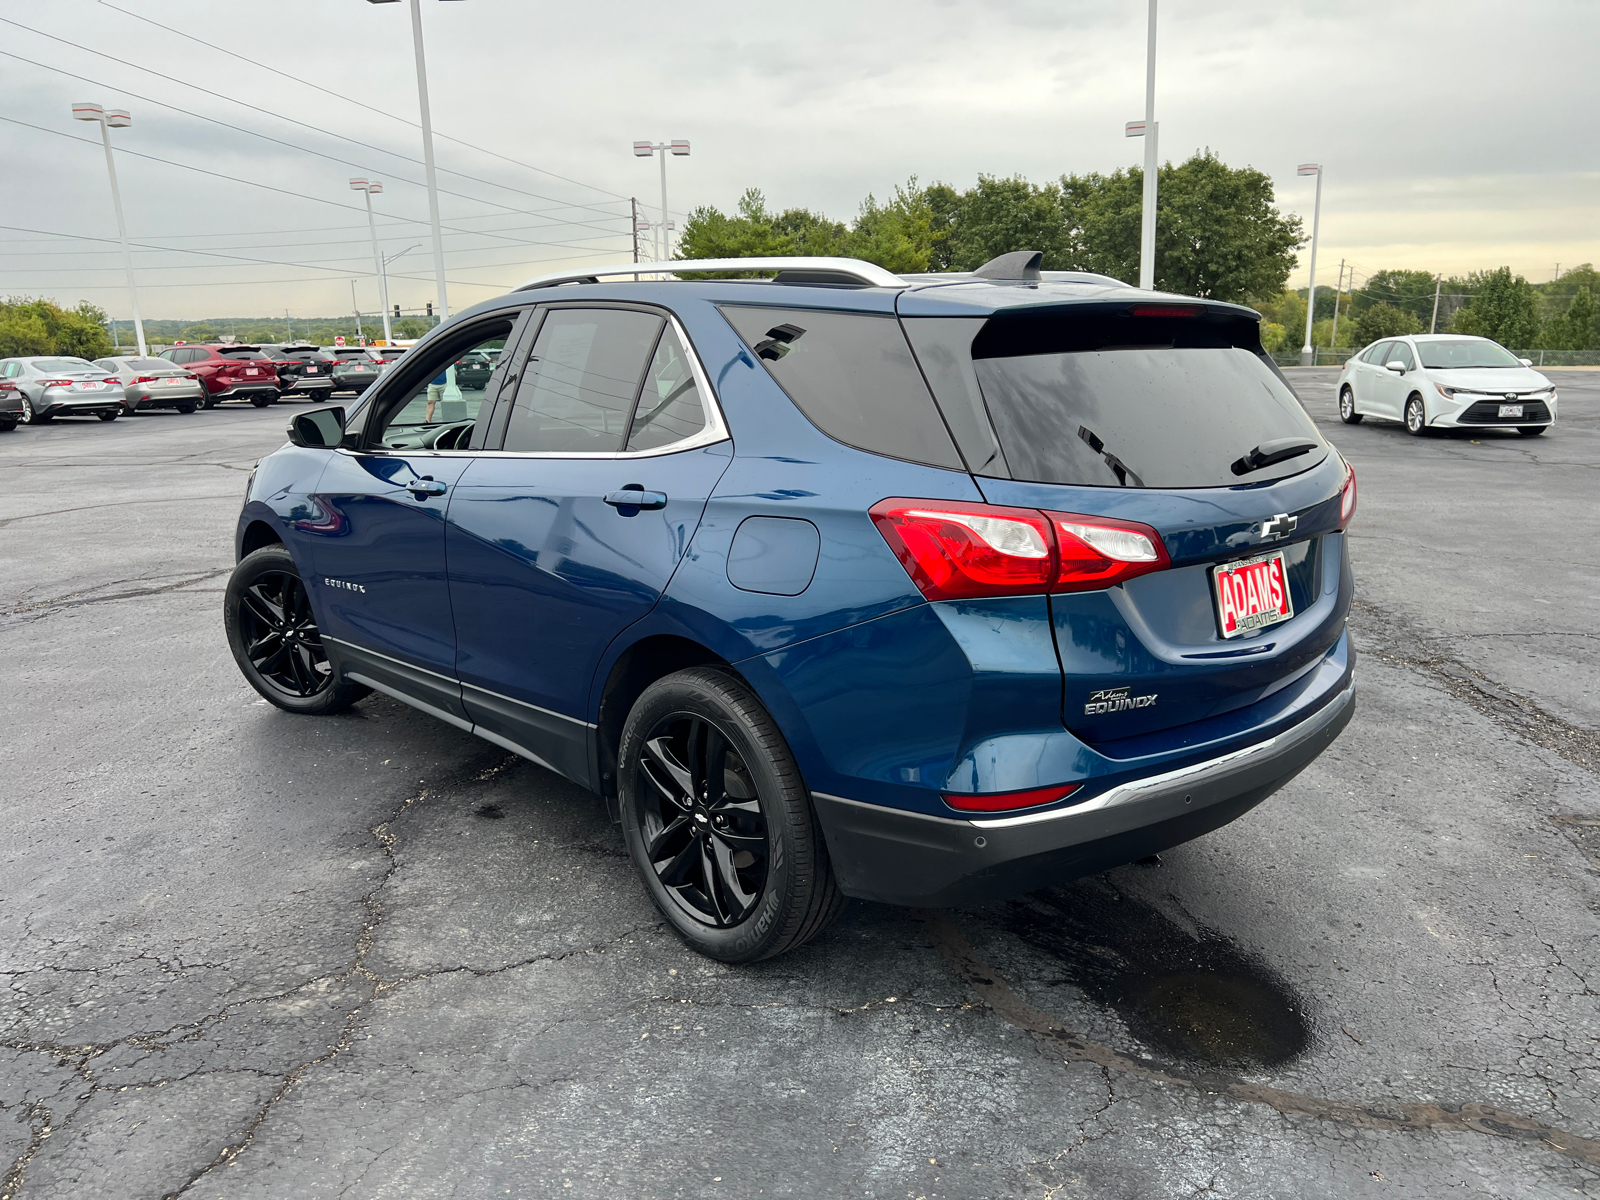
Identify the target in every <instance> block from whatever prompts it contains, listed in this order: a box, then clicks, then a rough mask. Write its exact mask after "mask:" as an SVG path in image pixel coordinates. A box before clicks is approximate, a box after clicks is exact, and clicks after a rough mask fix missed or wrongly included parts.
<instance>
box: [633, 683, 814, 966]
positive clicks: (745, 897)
mask: <svg viewBox="0 0 1600 1200" xmlns="http://www.w3.org/2000/svg"><path fill="white" fill-rule="evenodd" d="M719 747H720V749H719ZM716 757H720V758H721V765H722V772H721V778H720V779H718V780H717V781H716V782H715V783H710V782H708V781H707V778H706V777H707V776H708V774H710V773H709V772H707V771H706V770H705V769H704V764H705V763H706V762H707V761H708V760H710V759H713V758H716ZM617 783H618V793H619V799H620V801H621V808H622V832H623V838H624V840H625V841H626V843H627V846H628V855H629V857H631V858H632V859H633V864H634V866H635V867H636V868H637V869H638V871H639V874H640V876H641V878H642V879H643V880H644V885H645V890H646V891H647V892H649V894H650V899H651V900H652V901H654V902H655V905H656V907H657V908H658V909H660V911H661V913H662V915H663V916H665V917H666V918H667V920H668V922H670V923H671V925H672V927H673V928H674V929H676V930H677V932H678V935H679V936H680V937H682V938H683V940H684V941H685V942H687V943H688V944H689V946H690V947H691V948H693V949H695V950H698V951H699V952H700V953H701V954H704V955H706V956H707V957H708V958H714V959H717V960H718V961H720V962H725V963H750V962H757V961H759V960H761V959H764V958H772V957H773V956H775V955H778V954H782V953H784V952H785V951H788V950H792V949H794V948H795V947H796V946H800V945H802V944H804V943H805V942H808V941H810V940H811V939H812V938H814V937H816V936H817V934H819V933H821V932H822V930H824V929H825V928H827V926H828V925H829V923H831V922H832V921H833V920H834V918H836V917H837V916H838V915H839V913H840V912H841V911H842V910H843V908H844V896H843V895H842V894H841V893H840V891H839V887H838V884H837V883H836V882H835V881H834V878H833V869H832V867H831V866H830V865H829V863H828V851H827V847H826V846H825V845H824V843H823V838H822V829H821V827H820V826H819V825H818V824H817V818H816V814H815V812H813V811H812V808H811V795H810V793H809V792H808V791H807V790H806V786H805V782H804V780H803V779H802V778H801V776H800V768H799V767H798V766H797V765H796V763H795V761H794V756H793V755H792V754H790V753H789V747H788V745H787V744H786V743H785V742H784V740H783V735H782V734H781V733H780V732H779V731H778V727H777V726H776V725H775V724H774V723H773V720H772V718H771V717H770V716H769V715H768V714H767V711H766V709H764V708H763V707H762V706H761V702H760V701H759V700H757V699H756V698H755V696H754V695H753V694H752V693H751V692H750V690H749V689H748V688H747V687H745V686H744V684H742V683H741V682H739V680H737V679H735V678H734V677H733V676H731V675H729V674H726V673H725V672H722V671H718V670H715V669H713V668H709V667H694V668H691V669H690V670H687V671H679V672H678V673H677V674H674V675H668V676H667V677H666V678H664V679H658V680H657V681H656V682H655V683H653V684H651V685H650V686H649V687H648V688H646V689H645V690H644V693H643V694H642V695H641V696H640V697H639V699H638V700H637V701H636V702H635V703H634V706H633V710H632V711H631V712H630V713H629V714H628V719H627V722H626V723H625V724H624V726H623V729H622V742H621V746H620V752H619V754H618V771H617ZM697 790H698V791H700V793H701V795H700V797H699V798H698V800H697V799H696V798H695V796H694V795H693V793H694V792H695V791H697ZM741 856H744V857H745V859H746V861H743V862H741Z"/></svg>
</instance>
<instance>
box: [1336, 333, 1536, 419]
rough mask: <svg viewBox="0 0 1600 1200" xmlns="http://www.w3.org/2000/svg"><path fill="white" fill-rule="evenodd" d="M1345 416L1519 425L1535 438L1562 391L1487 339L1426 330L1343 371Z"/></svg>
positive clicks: (1380, 345)
mask: <svg viewBox="0 0 1600 1200" xmlns="http://www.w3.org/2000/svg"><path fill="white" fill-rule="evenodd" d="M1338 390H1339V419H1340V420H1342V421H1343V422H1344V423H1345V424H1346V425H1356V424H1359V423H1360V421H1361V418H1363V417H1381V418H1385V419H1387V420H1391V421H1399V422H1401V423H1402V424H1404V425H1405V427H1406V430H1407V432H1409V433H1411V434H1412V435H1414V436H1417V437H1420V436H1422V435H1423V434H1425V433H1427V431H1428V430H1430V429H1467V428H1470V429H1482V428H1485V427H1488V428H1494V427H1499V428H1502V429H1505V428H1511V429H1515V430H1516V431H1517V432H1518V433H1521V434H1525V435H1526V436H1528V437H1536V436H1538V435H1539V434H1541V433H1543V432H1544V431H1545V430H1546V429H1549V428H1550V426H1551V425H1552V424H1554V422H1555V419H1556V389H1555V387H1554V385H1552V384H1551V382H1550V381H1549V380H1548V379H1546V378H1545V377H1544V376H1543V375H1541V374H1539V372H1537V371H1535V370H1534V369H1533V364H1532V363H1531V362H1529V361H1528V360H1527V359H1526V358H1518V357H1516V356H1515V355H1514V354H1512V353H1511V351H1509V350H1507V349H1505V348H1504V347H1503V346H1501V345H1500V344H1499V343H1497V342H1492V341H1490V340H1489V339H1488V338H1481V337H1465V336H1463V335H1461V334H1450V333H1439V334H1431V333H1420V334H1417V335H1416V336H1415V337H1399V338H1385V339H1384V340H1383V341H1381V342H1374V343H1372V345H1370V346H1368V347H1367V348H1366V349H1365V350H1363V351H1361V352H1360V353H1359V354H1354V355H1351V357H1350V360H1349V361H1348V362H1346V363H1345V365H1344V370H1343V371H1341V372H1340V373H1339V389H1338Z"/></svg>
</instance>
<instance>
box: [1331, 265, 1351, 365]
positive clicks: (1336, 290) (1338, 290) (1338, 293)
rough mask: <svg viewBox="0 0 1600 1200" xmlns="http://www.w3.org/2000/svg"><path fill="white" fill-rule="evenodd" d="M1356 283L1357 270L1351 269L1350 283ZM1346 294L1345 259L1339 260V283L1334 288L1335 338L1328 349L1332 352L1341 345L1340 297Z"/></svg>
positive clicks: (1332, 338)
mask: <svg viewBox="0 0 1600 1200" xmlns="http://www.w3.org/2000/svg"><path fill="white" fill-rule="evenodd" d="M1355 281H1356V269H1355V268H1354V267H1351V268H1350V282H1351V283H1354V282H1355ZM1343 292H1344V259H1342V258H1341V259H1340V260H1339V282H1338V283H1337V284H1335V285H1334V288H1333V336H1332V337H1330V338H1329V339H1328V349H1329V350H1332V349H1334V348H1335V347H1336V346H1338V344H1339V297H1340V296H1341V295H1342V294H1343Z"/></svg>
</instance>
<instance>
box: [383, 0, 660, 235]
mask: <svg viewBox="0 0 1600 1200" xmlns="http://www.w3.org/2000/svg"><path fill="white" fill-rule="evenodd" d="M413 2H415V0H413ZM633 153H634V156H635V157H637V158H649V157H650V156H651V155H652V154H659V155H661V225H660V227H659V229H658V230H657V233H658V235H659V236H658V237H657V239H656V244H657V245H658V246H660V247H661V257H660V259H658V260H657V261H659V262H666V261H667V259H669V258H671V257H672V234H671V233H670V232H669V230H670V229H671V228H672V219H671V218H670V217H669V216H668V215H667V155H668V154H673V155H676V156H677V157H678V158H688V157H689V143H688V140H687V139H685V138H673V139H672V140H671V141H670V142H635V143H634V144H633Z"/></svg>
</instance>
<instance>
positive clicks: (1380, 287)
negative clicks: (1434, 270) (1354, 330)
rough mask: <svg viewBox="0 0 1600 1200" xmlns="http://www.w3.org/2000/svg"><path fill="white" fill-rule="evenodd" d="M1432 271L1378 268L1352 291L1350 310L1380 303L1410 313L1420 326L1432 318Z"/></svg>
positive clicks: (1359, 310) (1357, 311)
mask: <svg viewBox="0 0 1600 1200" xmlns="http://www.w3.org/2000/svg"><path fill="white" fill-rule="evenodd" d="M1433 279H1434V277H1433V275H1432V274H1430V273H1429V272H1427V271H1397V270H1383V271H1376V272H1374V273H1373V274H1372V275H1370V276H1368V277H1367V280H1366V282H1365V283H1363V284H1362V285H1361V287H1359V288H1357V289H1356V290H1355V291H1354V292H1352V293H1351V302H1352V304H1351V311H1353V312H1355V313H1357V314H1359V313H1361V312H1362V311H1364V310H1365V309H1368V308H1374V307H1376V306H1377V305H1379V304H1387V305H1388V306H1389V307H1390V308H1396V309H1399V310H1400V311H1401V312H1403V313H1409V314H1410V315H1411V316H1412V317H1413V318H1415V319H1416V321H1417V324H1418V326H1419V327H1420V328H1422V329H1426V328H1427V327H1428V322H1429V321H1430V320H1432V318H1433V287H1434V282H1433Z"/></svg>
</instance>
